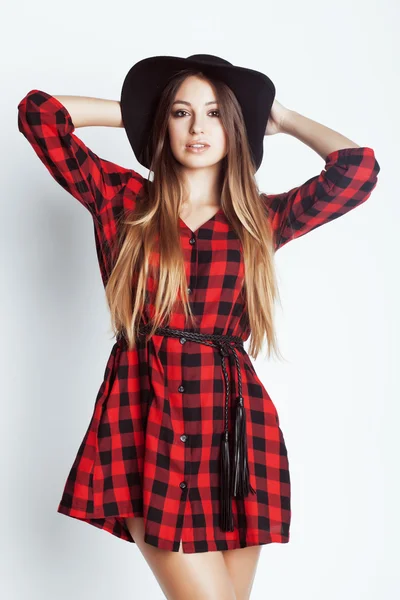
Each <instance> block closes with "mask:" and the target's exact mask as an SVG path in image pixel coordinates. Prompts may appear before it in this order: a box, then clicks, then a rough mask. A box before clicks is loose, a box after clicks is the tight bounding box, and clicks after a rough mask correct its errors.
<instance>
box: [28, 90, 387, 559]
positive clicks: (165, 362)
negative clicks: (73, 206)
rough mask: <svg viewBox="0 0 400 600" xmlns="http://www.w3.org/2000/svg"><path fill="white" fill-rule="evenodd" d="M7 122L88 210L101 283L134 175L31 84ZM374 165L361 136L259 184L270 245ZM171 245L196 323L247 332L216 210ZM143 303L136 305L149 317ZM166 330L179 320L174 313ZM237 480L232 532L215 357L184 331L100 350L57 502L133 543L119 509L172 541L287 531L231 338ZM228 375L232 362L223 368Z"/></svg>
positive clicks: (249, 375) (281, 537)
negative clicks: (98, 370) (223, 520)
mask: <svg viewBox="0 0 400 600" xmlns="http://www.w3.org/2000/svg"><path fill="white" fill-rule="evenodd" d="M18 110H19V113H18V127H19V130H20V131H21V132H22V133H23V134H24V136H25V137H26V138H27V140H28V141H29V143H30V144H31V146H32V147H33V149H34V151H35V152H36V154H37V155H38V157H39V158H40V160H41V161H42V162H43V163H44V165H45V166H46V167H47V169H48V171H49V172H50V174H51V175H52V176H53V177H54V179H55V180H56V181H57V182H58V183H59V184H60V185H61V186H62V187H63V188H64V189H66V190H67V191H68V192H69V193H70V194H72V196H74V197H75V198H76V199H77V200H78V201H79V202H81V203H82V204H83V206H85V207H86V208H87V209H88V210H89V212H90V213H91V215H92V218H93V223H94V233H95V242H96V250H97V255H98V259H99V265H100V270H101V275H102V279H103V282H104V284H106V282H107V279H108V277H109V275H110V273H111V270H112V264H110V252H109V245H110V242H112V240H113V239H114V236H115V235H116V219H117V217H118V216H119V215H120V214H121V211H125V210H129V211H130V210H132V209H134V207H135V203H136V202H137V200H138V194H139V192H140V189H141V187H142V185H143V182H144V178H143V177H142V176H141V175H140V174H139V173H137V172H135V171H133V170H131V169H125V168H123V167H121V166H119V165H116V164H113V163H111V162H109V161H107V160H104V159H101V158H99V157H98V156H97V155H96V154H94V153H93V152H92V151H91V150H90V149H89V148H87V147H86V146H85V144H84V143H83V142H82V140H80V139H79V138H78V137H77V136H76V135H75V134H74V133H73V132H74V125H73V122H72V119H71V116H70V114H69V113H68V111H67V110H66V108H65V107H64V106H63V105H62V104H61V103H60V102H59V101H58V100H56V98H54V97H53V96H51V95H49V94H48V93H46V92H43V91H39V90H32V91H30V92H29V93H28V94H27V95H26V96H25V97H24V98H23V99H22V100H21V102H20V103H19V105H18ZM379 170H380V167H379V164H378V163H377V161H376V159H375V155H374V150H373V149H372V148H369V147H361V148H345V149H341V150H336V151H334V152H331V153H330V154H329V155H328V156H327V158H326V164H325V168H324V169H323V170H322V171H321V173H320V174H319V175H316V176H315V177H312V178H311V179H309V180H308V181H306V182H305V183H304V184H303V185H301V186H299V187H296V188H294V189H291V190H290V191H288V192H285V193H282V194H273V195H270V194H262V195H261V197H260V201H262V202H265V203H266V205H267V208H268V209H269V212H268V214H269V218H270V222H271V225H272V228H273V231H274V233H275V236H274V237H275V248H276V249H278V248H281V247H282V246H283V245H284V244H286V243H287V242H288V241H289V240H292V239H295V238H297V237H300V236H302V235H304V234H305V233H307V232H309V231H311V230H313V229H315V228H316V227H319V226H320V225H322V224H324V223H327V222H329V221H332V220H333V219H336V218H337V217H339V216H341V215H343V214H345V213H346V212H348V211H350V210H352V209H353V208H355V207H356V206H358V205H360V204H362V203H363V202H365V200H367V198H368V197H369V196H370V194H371V191H372V189H373V188H374V187H375V185H376V182H377V174H378V172H379ZM179 227H180V234H181V241H182V252H183V253H184V258H185V265H186V270H187V281H188V288H189V290H190V299H191V304H192V307H193V310H194V313H195V314H196V315H197V316H198V317H199V318H200V319H201V321H200V322H201V325H200V331H201V332H204V333H207V334H210V333H211V334H212V333H214V334H215V333H216V334H229V335H235V336H240V337H241V338H242V339H243V340H244V341H245V340H246V339H247V338H248V336H249V334H250V331H249V328H248V321H247V318H246V317H247V313H246V304H245V299H244V298H243V296H242V293H241V291H240V290H241V283H242V280H243V277H244V268H243V261H242V260H241V253H240V242H239V240H238V237H237V235H236V233H235V232H234V230H233V229H232V227H231V226H230V224H229V222H228V220H227V218H226V216H225V214H224V212H223V211H222V210H219V211H218V212H217V213H216V214H215V215H214V216H213V217H211V218H210V219H208V220H207V221H206V222H205V223H203V224H202V225H201V226H200V227H199V228H198V229H197V230H196V231H191V230H190V228H189V227H188V226H186V225H185V223H184V222H183V221H182V220H181V219H180V221H179ZM150 310H151V306H150V307H148V308H146V313H145V314H144V315H143V319H144V321H145V322H146V321H148V319H149V317H151V315H150V314H149V313H150ZM169 325H170V327H173V328H183V327H184V321H183V316H182V314H181V313H176V314H173V315H172V317H171V321H170V324H169ZM238 357H239V363H240V368H241V374H242V375H241V376H242V386H243V387H242V389H243V396H244V407H245V411H246V414H247V417H246V427H247V443H248V458H249V477H250V484H251V486H252V487H253V488H254V490H255V493H250V494H249V495H248V496H247V497H245V498H244V499H235V501H234V502H233V518H234V530H233V531H222V530H221V528H220V527H219V521H218V514H219V457H220V439H221V432H222V431H223V429H224V379H223V376H222V371H221V357H220V354H219V353H218V352H217V351H216V350H215V348H213V347H208V346H205V345H203V344H198V343H197V342H195V341H192V340H186V342H183V343H182V340H181V339H179V338H173V337H165V336H163V335H156V336H153V338H152V339H151V340H150V341H149V342H148V343H144V342H143V341H142V342H139V344H138V347H137V348H136V349H135V350H133V351H128V350H127V349H126V348H125V347H124V344H123V343H122V342H121V341H120V340H117V341H116V343H115V344H114V345H113V347H112V349H111V354H110V357H109V359H108V362H107V365H106V368H105V372H104V378H103V381H102V383H101V385H100V389H99V391H98V393H97V397H96V400H95V403H94V410H93V416H92V418H91V420H90V423H89V425H88V428H87V431H86V434H85V436H84V438H83V440H82V443H81V445H80V447H79V449H78V452H77V456H76V458H75V460H74V462H73V465H72V467H71V470H70V473H69V475H68V477H67V480H66V484H65V489H64V491H63V494H62V498H61V501H60V504H59V507H58V509H57V510H58V511H59V512H60V513H63V514H65V515H69V516H70V517H74V518H77V519H81V520H82V521H86V522H87V523H90V524H91V525H94V526H96V527H99V528H101V529H104V530H105V531H108V532H109V533H112V534H113V535H115V536H117V537H119V538H120V539H122V540H126V541H128V542H134V540H133V539H132V537H131V535H130V533H129V531H128V529H127V527H126V525H125V521H124V518H125V517H128V516H141V517H144V520H145V541H146V542H147V543H149V544H152V545H153V546H157V547H159V548H163V549H166V550H173V551H178V549H179V545H180V542H181V541H182V546H183V551H184V552H206V551H210V550H227V549H231V548H239V547H244V546H251V545H255V544H268V543H271V542H280V543H285V542H288V541H289V528H290V519H291V507H290V477H289V463H288V454H287V449H286V445H285V440H284V437H283V434H282V431H281V429H280V426H279V417H278V413H277V410H276V408H275V405H274V403H273V401H272V400H271V398H270V396H269V394H268V392H267V391H266V389H265V387H264V386H263V384H262V383H261V381H260V379H259V378H258V376H257V374H256V372H255V369H254V367H253V365H252V362H251V360H250V358H249V356H248V354H247V353H246V351H245V350H244V349H241V350H238ZM230 373H231V377H232V381H231V385H232V386H233V387H234V386H235V385H236V379H235V378H236V371H235V369H232V370H230Z"/></svg>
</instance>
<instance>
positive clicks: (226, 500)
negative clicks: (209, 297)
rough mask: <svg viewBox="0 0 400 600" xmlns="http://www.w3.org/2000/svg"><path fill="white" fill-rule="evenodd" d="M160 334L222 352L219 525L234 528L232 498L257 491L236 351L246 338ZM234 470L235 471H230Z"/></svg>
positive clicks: (168, 331) (142, 329) (179, 331)
mask: <svg viewBox="0 0 400 600" xmlns="http://www.w3.org/2000/svg"><path fill="white" fill-rule="evenodd" d="M149 331H150V324H146V325H143V324H141V325H140V327H139V333H140V334H146V333H148V332H149ZM155 333H156V334H158V335H165V336H169V337H178V338H181V339H182V341H183V340H184V341H186V340H191V341H194V342H199V343H201V344H205V345H206V346H212V347H214V348H218V350H219V352H220V354H221V366H222V371H223V375H224V378H225V427H224V431H223V434H222V437H221V455H220V456H221V457H220V468H221V471H220V475H221V483H220V527H221V529H222V530H223V531H233V515H232V497H238V498H243V497H245V496H248V494H249V492H250V491H251V492H252V493H253V494H255V493H256V492H255V490H254V489H253V488H252V486H251V485H250V481H249V467H248V457H247V436H246V417H245V410H244V405H243V402H244V398H243V395H242V375H241V371H240V364H239V359H238V355H237V352H236V346H241V347H243V340H242V338H240V337H238V336H233V335H227V334H226V335H224V334H205V333H198V332H195V331H191V330H189V329H173V328H170V327H168V326H165V327H158V328H157V329H156V331H155ZM230 354H231V355H232V356H233V357H234V360H235V365H236V370H237V378H238V396H237V397H236V417H235V426H234V440H233V463H232V467H231V458H230V448H229V432H228V414H229V413H228V409H229V397H230V384H229V377H228V372H227V369H226V365H225V357H227V356H229V355H230ZM231 469H232V473H231Z"/></svg>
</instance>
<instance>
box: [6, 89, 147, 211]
mask: <svg viewBox="0 0 400 600" xmlns="http://www.w3.org/2000/svg"><path fill="white" fill-rule="evenodd" d="M64 102H65V104H64ZM70 111H71V112H70ZM74 119H75V121H76V123H77V124H78V125H79V126H80V127H85V126H89V125H105V126H113V125H114V126H116V127H119V126H121V113H120V109H119V103H118V102H117V101H112V100H102V99H96V98H86V97H80V96H52V95H50V94H48V93H47V92H44V91H41V90H37V89H34V90H31V91H30V92H28V94H27V95H26V96H25V97H24V98H23V99H22V100H21V101H20V103H19V104H18V129H19V131H20V132H21V133H22V134H23V135H24V136H25V137H26V139H27V140H28V141H29V143H30V144H31V146H32V148H33V149H34V151H35V152H36V154H37V156H38V157H39V158H40V160H41V161H42V163H43V164H44V165H45V166H46V168H47V169H48V171H49V172H50V174H51V175H52V176H53V178H54V179H55V180H56V181H57V183H59V184H60V185H61V186H62V187H63V188H64V189H65V190H67V191H68V192H69V193H70V194H72V196H74V197H75V198H76V199H77V200H78V201H79V202H80V203H81V204H83V206H85V207H86V208H87V209H88V210H89V211H90V213H91V214H92V215H93V216H96V217H99V216H100V213H101V212H102V211H103V210H105V209H106V207H107V205H108V204H109V203H110V202H111V201H112V199H113V198H114V197H115V196H116V195H117V194H118V193H119V192H120V191H121V190H122V189H123V188H124V186H125V185H126V184H127V182H128V181H129V179H130V178H131V177H135V178H137V179H138V180H143V177H142V176H141V175H140V174H139V173H136V172H135V171H134V170H132V169H126V168H124V167H121V166H120V165H117V164H115V163H113V162H110V161H108V160H105V159H102V158H100V157H99V156H98V155H97V154H95V153H94V152H93V151H92V150H90V148H88V147H87V146H86V145H85V144H84V142H83V141H82V140H81V139H80V138H79V137H77V136H76V135H75V134H74V130H75V127H76V125H75V121H74Z"/></svg>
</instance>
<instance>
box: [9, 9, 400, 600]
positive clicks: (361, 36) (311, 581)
mask: <svg viewBox="0 0 400 600" xmlns="http://www.w3.org/2000/svg"><path fill="white" fill-rule="evenodd" d="M2 13H3V14H2V17H3V18H2V36H1V41H0V44H1V51H2V52H1V56H2V61H1V69H2V86H1V88H2V93H1V105H2V106H1V108H2V110H1V118H2V123H1V134H2V135H1V140H2V143H1V182H2V207H1V214H2V228H1V236H0V240H1V245H2V248H1V256H2V261H1V266H2V273H1V282H2V293H1V296H0V298H1V303H2V310H1V315H2V326H1V331H2V336H1V337H2V346H1V362H0V364H1V384H2V385H1V390H2V395H1V398H2V415H1V417H2V418H1V419H0V434H1V453H0V461H1V464H0V467H1V476H2V477H1V479H2V485H1V495H0V498H1V515H2V520H1V536H0V540H1V541H0V544H1V547H0V549H1V554H2V556H1V561H0V565H1V566H0V569H1V572H0V582H1V583H0V585H1V586H2V587H3V588H4V590H3V591H4V592H5V595H3V597H4V598H7V600H22V599H24V600H25V599H29V600H31V599H32V600H39V599H40V600H67V599H68V600H70V599H71V598H74V600H92V599H96V600H105V599H107V600H109V599H110V598H139V599H141V598H144V597H146V598H148V599H154V600H156V599H157V600H158V599H161V598H163V597H164V596H163V594H162V593H161V591H160V589H159V587H158V584H157V583H156V581H155V579H154V577H153V575H152V573H151V571H150V569H149V568H148V567H147V565H146V562H145V560H144V559H143V557H142V556H141V554H140V551H139V549H138V548H137V547H136V545H134V544H128V543H127V542H123V541H121V540H119V539H118V538H116V537H114V536H112V535H110V534H109V533H107V532H104V531H102V530H99V529H97V528H95V527H93V526H90V525H87V524H85V523H83V522H80V521H78V520H75V519H72V518H69V517H66V516H65V515H60V514H58V513H57V512H56V508H57V505H58V502H59V500H60V497H61V493H62V489H63V486H64V483H65V479H66V477H67V474H68V472H69V469H70V467H71V465H72V461H73V459H74V457H75V455H76V452H77V450H78V446H79V444H80V442H81V440H82V438H83V435H84V433H85V431H86V427H87V425H88V422H89V419H90V416H91V414H92V409H93V403H94V399H95V395H96V393H97V390H98V387H99V384H100V382H101V378H102V376H103V372H104V367H105V362H106V360H107V358H108V355H109V352H110V349H111V346H112V344H113V341H112V339H111V336H110V333H109V313H108V308H107V306H106V301H105V297H104V292H103V286H102V282H101V278H100V271H99V268H98V263H97V257H96V253H95V245H94V235H93V227H92V222H91V218H90V215H89V213H88V212H87V211H86V210H85V209H84V208H83V207H82V206H81V205H79V203H78V202H77V201H76V200H75V199H74V198H73V197H72V196H70V195H69V194H68V193H67V192H65V191H64V190H63V189H62V188H61V187H60V186H58V185H57V183H56V182H55V181H54V180H53V179H52V178H51V177H50V175H49V174H48V172H47V171H46V169H45V168H44V166H43V165H42V164H41V163H40V161H39V159H38V158H37V157H36V155H35V154H34V153H33V151H32V149H31V148H30V147H29V144H28V143H27V141H26V140H25V139H24V137H23V136H22V135H21V134H20V133H19V131H18V128H17V104H18V102H19V101H20V100H21V99H22V97H23V96H24V95H25V94H26V93H27V92H28V91H29V90H30V89H32V88H38V89H42V90H45V91H47V92H48V93H51V94H54V95H56V94H76V95H87V96H98V97H104V98H112V99H119V95H120V89H121V85H122V81H123V78H124V76H125V74H126V73H127V71H128V70H129V68H130V67H131V66H132V65H133V64H134V63H135V62H137V61H138V60H141V59H142V58H145V57H147V56H154V55H161V54H165V55H174V56H189V55H190V54H194V53H208V54H216V55H219V56H222V57H223V58H225V59H227V60H229V61H230V62H232V63H233V64H237V65H240V66H246V67H250V68H253V69H257V70H260V71H263V72H264V73H266V74H267V75H268V76H269V77H270V78H271V79H272V80H273V82H274V83H275V85H276V90H277V99H278V100H279V101H280V102H281V103H282V104H284V105H285V106H287V107H288V108H290V109H294V110H296V111H298V112H300V113H302V114H304V115H306V116H308V117H310V118H312V119H314V120H317V121H319V122H322V123H324V124H325V125H327V126H329V127H331V128H333V129H336V130H338V131H340V132H341V133H343V134H344V135H346V136H347V137H349V138H350V139H352V140H354V141H355V142H356V143H357V144H359V145H362V146H371V147H372V148H374V150H375V153H376V157H377V159H378V162H379V164H380V167H381V172H380V174H379V180H378V185H377V187H376V189H375V190H374V191H373V193H372V195H371V197H370V199H369V200H368V201H367V202H366V203H365V204H364V205H362V206H360V207H358V208H356V209H355V210H354V211H352V212H351V213H348V214H347V215H344V216H343V217H341V218H340V219H337V220H336V221H333V222H331V223H329V224H326V225H324V226H322V227H320V228H318V229H317V230H315V231H313V232H310V233H309V234H307V235H305V236H304V237H302V238H300V239H298V240H295V241H293V242H291V243H289V244H288V245H287V246H286V247H285V248H282V250H280V251H279V252H278V253H277V256H276V267H277V269H278V276H279V282H280V292H281V298H282V309H280V308H278V309H277V327H278V338H279V342H280V347H281V350H282V352H283V354H284V356H285V358H286V362H278V361H276V360H270V361H267V360H264V358H262V357H261V358H259V359H257V361H255V365H256V369H257V372H258V373H259V375H260V377H261V378H262V380H263V383H264V384H265V387H266V389H267V390H268V392H269V393H270V395H271V397H272V399H273V401H274V403H275V405H276V407H277V409H278V411H279V415H280V422H281V428H282V430H283V432H284V436H285V440H286V444H287V448H288V452H289V460H290V468H291V479H292V526H291V539H290V542H289V543H288V544H270V545H266V546H264V547H263V549H262V553H261V557H260V562H259V568H258V571H257V575H256V579H255V583H254V587H253V593H252V599H254V600H257V599H264V598H271V599H272V598H274V599H277V598H279V600H286V599H290V600H293V598H304V599H307V600H321V599H324V600H337V599H340V600H358V599H363V600H372V599H379V600H383V599H390V600H392V599H393V598H395V597H397V596H398V595H399V593H400V585H399V578H398V574H396V567H398V557H399V549H398V544H399V542H398V539H399V534H400V531H399V519H398V513H399V502H400V498H399V478H398V476H399V466H398V464H399V462H398V458H399V446H398V437H399V434H398V427H399V425H398V424H399V417H400V414H399V407H398V402H397V401H398V399H399V381H398V374H399V367H398V364H399V348H398V338H399V317H398V307H399V305H400V304H399V300H400V298H399V268H398V262H399V252H398V246H397V244H395V239H396V237H397V235H398V228H399V199H398V189H397V183H398V182H397V179H396V176H397V174H398V168H399V167H398V160H399V150H398V139H399V133H400V132H399V119H398V110H399V109H398V107H399V85H398V84H399V77H398V75H399V71H398V64H399V58H400V57H399V45H398V41H397V40H398V31H397V28H398V23H399V9H398V4H397V3H396V2H395V0H391V1H390V0H385V1H382V0H380V2H379V3H378V1H377V0H375V1H373V0H367V1H362V0H352V1H351V2H349V1H348V0H337V1H336V2H335V3H332V2H330V3H322V2H319V1H317V0H314V1H310V0H308V1H304V2H295V1H294V0H293V1H292V2H279V3H278V2H274V3H272V2H261V1H260V2H258V3H257V2H251V1H247V2H245V3H243V4H239V3H238V4H236V5H235V4H232V3H231V2H229V3H228V2H223V1H221V0H219V1H218V2H216V1H209V0H205V1H203V2H196V3H192V2H187V1H186V0H176V1H171V2H160V1H159V2H151V3H150V2H149V3H145V4H143V6H141V5H139V4H138V3H136V2H122V1H113V2H107V3H106V2H100V3H99V2H83V1H82V0H81V1H79V2H77V1H75V0H74V1H70V2H67V3H56V2H54V1H50V0H48V1H40V0H39V1H37V2H28V1H19V2H17V3H15V4H11V2H8V3H7V5H6V6H5V7H4V8H3V10H2ZM77 134H78V135H79V136H80V137H81V138H82V139H83V140H84V141H85V143H86V144H87V145H88V146H89V147H91V148H92V149H93V150H94V151H95V152H96V153H97V154H99V155H100V156H102V157H104V158H107V159H109V160H112V161H114V162H117V163H119V164H121V165H123V166H127V167H132V168H135V169H136V170H138V171H139V172H140V173H142V174H144V175H146V176H147V174H148V172H147V171H146V170H145V169H144V168H143V167H141V165H139V164H138V163H137V162H136V159H135V158H134V155H133V153H132V150H131V148H130V145H129V142H128V139H127V137H126V134H125V131H124V130H123V129H114V128H101V127H94V128H84V129H78V130H77ZM323 167H324V162H323V160H321V157H320V156H319V155H317V154H316V153H315V152H314V151H312V150H311V149H310V148H309V147H308V146H306V145H304V144H302V143H301V142H300V141H299V140H297V139H295V138H293V137H290V136H288V135H285V134H279V135H275V136H269V137H268V138H266V139H265V143H264V160H263V164H262V166H261V168H260V169H259V171H258V172H257V178H258V181H259V184H260V189H261V190H262V191H264V192H281V191H286V190H288V189H290V188H291V187H293V186H295V185H299V184H301V183H303V182H304V181H306V180H307V179H308V178H310V177H311V176H313V175H315V174H317V173H319V172H320V171H321V170H322V169H323ZM397 573H398V572H397Z"/></svg>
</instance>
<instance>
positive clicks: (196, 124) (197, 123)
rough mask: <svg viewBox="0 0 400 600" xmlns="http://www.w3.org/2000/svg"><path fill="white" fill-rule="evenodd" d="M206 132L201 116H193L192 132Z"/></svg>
mask: <svg viewBox="0 0 400 600" xmlns="http://www.w3.org/2000/svg"><path fill="white" fill-rule="evenodd" d="M200 131H201V132H204V123H203V121H202V119H201V117H200V116H198V117H193V121H192V132H193V133H197V132H200Z"/></svg>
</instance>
